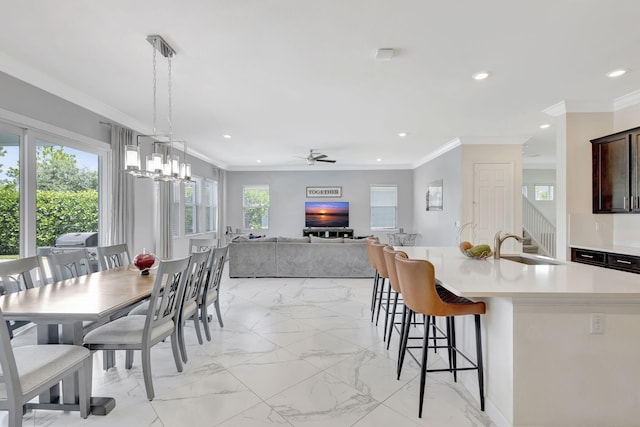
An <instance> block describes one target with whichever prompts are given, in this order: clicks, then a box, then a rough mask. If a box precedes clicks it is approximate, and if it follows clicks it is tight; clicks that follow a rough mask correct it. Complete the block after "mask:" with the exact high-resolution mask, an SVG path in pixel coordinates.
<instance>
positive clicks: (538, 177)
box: [522, 169, 556, 225]
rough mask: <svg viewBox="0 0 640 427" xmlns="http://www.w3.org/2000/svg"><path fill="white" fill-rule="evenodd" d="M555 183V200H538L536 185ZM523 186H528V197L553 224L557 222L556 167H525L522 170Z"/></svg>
mask: <svg viewBox="0 0 640 427" xmlns="http://www.w3.org/2000/svg"><path fill="white" fill-rule="evenodd" d="M536 185H553V186H554V199H553V200H536V198H535V191H534V186H536ZM522 186H523V187H527V195H528V196H527V197H528V199H529V201H530V202H531V203H532V204H533V206H535V207H536V208H537V209H538V210H539V211H540V212H541V213H542V214H543V215H544V216H545V218H547V219H548V220H549V222H550V223H551V224H554V225H555V223H556V199H555V190H556V189H555V186H556V170H555V169H524V170H523V171H522Z"/></svg>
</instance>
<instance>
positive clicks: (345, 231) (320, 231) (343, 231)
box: [302, 227, 353, 239]
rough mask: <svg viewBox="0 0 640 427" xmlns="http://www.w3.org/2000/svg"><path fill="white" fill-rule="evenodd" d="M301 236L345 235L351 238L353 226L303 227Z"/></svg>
mask: <svg viewBox="0 0 640 427" xmlns="http://www.w3.org/2000/svg"><path fill="white" fill-rule="evenodd" d="M302 235H303V236H305V237H306V236H316V237H346V238H348V239H353V228H340V227H324V228H320V227H318V228H303V229H302Z"/></svg>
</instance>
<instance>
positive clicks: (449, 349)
mask: <svg viewBox="0 0 640 427" xmlns="http://www.w3.org/2000/svg"><path fill="white" fill-rule="evenodd" d="M451 322H453V316H447V356H448V360H449V372H451V373H453V372H454V370H453V346H452V345H451V329H452V327H451Z"/></svg>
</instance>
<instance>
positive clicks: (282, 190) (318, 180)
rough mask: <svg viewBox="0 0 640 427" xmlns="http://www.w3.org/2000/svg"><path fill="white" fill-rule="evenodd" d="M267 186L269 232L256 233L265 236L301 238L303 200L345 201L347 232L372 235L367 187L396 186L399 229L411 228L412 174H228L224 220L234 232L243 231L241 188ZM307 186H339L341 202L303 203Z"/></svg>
mask: <svg viewBox="0 0 640 427" xmlns="http://www.w3.org/2000/svg"><path fill="white" fill-rule="evenodd" d="M264 184H268V185H269V194H270V211H269V220H270V224H269V229H268V230H265V231H255V233H260V234H266V235H267V236H273V237H276V236H302V229H303V228H304V202H305V201H344V202H349V227H350V228H353V230H354V234H355V235H356V236H365V235H370V234H377V235H379V236H380V237H381V239H382V241H384V242H386V241H387V239H386V236H385V235H384V233H373V232H372V231H371V229H370V219H369V215H370V213H369V206H370V204H369V187H370V185H372V184H395V185H397V186H398V227H402V228H404V229H405V232H409V231H411V230H412V227H413V211H412V208H413V200H412V198H413V172H412V171H411V170H378V171H371V170H362V171H265V172H253V171H227V173H226V185H225V192H226V196H225V197H226V200H227V206H226V213H225V214H226V218H227V223H226V224H225V225H230V226H231V227H232V228H233V229H234V230H235V229H236V228H242V186H243V185H264ZM307 186H341V187H342V198H339V199H316V198H313V199H307V198H306V187H307Z"/></svg>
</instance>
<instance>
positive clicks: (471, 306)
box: [395, 255, 486, 417]
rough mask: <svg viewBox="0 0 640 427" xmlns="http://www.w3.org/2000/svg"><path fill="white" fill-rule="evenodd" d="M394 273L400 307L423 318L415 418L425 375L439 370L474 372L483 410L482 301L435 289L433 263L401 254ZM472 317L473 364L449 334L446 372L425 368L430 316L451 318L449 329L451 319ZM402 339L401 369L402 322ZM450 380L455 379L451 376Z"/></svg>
mask: <svg viewBox="0 0 640 427" xmlns="http://www.w3.org/2000/svg"><path fill="white" fill-rule="evenodd" d="M395 265H396V271H397V273H398V282H399V284H400V289H401V290H402V296H403V298H404V304H405V306H406V307H408V309H409V315H410V314H411V313H413V312H415V313H421V314H424V315H425V323H424V340H423V346H422V358H421V362H419V363H420V366H421V372H420V403H419V410H418V416H419V417H422V407H423V403H424V386H425V382H426V373H427V372H443V371H453V372H454V373H455V372H457V371H467V370H477V371H478V386H479V392H480V409H481V410H482V411H484V373H483V368H482V339H481V334H480V315H481V314H484V313H485V312H486V307H485V304H484V303H483V302H473V301H470V300H468V299H466V298H462V297H459V296H457V295H454V294H453V293H451V292H449V291H447V290H446V289H445V288H443V287H441V288H440V289H437V288H436V278H435V269H434V267H433V264H431V263H430V262H429V261H425V260H415V259H406V258H403V257H402V256H401V255H396V263H395ZM464 315H473V316H474V318H475V332H476V363H474V362H473V361H472V360H471V359H469V358H468V357H467V356H466V355H465V354H464V353H462V352H461V351H460V350H458V349H457V348H456V345H455V333H454V332H453V328H452V332H451V334H449V337H450V339H449V340H448V345H449V346H450V348H451V353H450V356H449V362H450V363H452V364H453V366H451V365H450V366H449V369H427V354H428V347H429V345H428V342H429V330H430V329H431V328H429V327H428V326H429V324H430V323H429V322H430V318H431V317H432V316H443V317H451V319H450V320H449V321H448V322H447V323H448V325H449V326H451V327H452V326H453V324H454V319H453V317H455V316H464ZM403 331H404V336H403V339H402V347H403V349H402V352H401V357H400V360H399V361H398V362H399V368H400V369H401V366H402V363H403V361H404V355H405V353H406V352H407V339H406V337H407V335H408V332H409V327H408V325H407V320H406V319H405V327H404V330H403ZM456 354H459V355H460V356H461V357H462V358H464V359H465V360H466V361H467V362H468V364H470V365H471V366H469V367H458V366H457V360H456V356H455V355H456ZM454 379H456V377H455V376H454Z"/></svg>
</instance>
